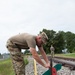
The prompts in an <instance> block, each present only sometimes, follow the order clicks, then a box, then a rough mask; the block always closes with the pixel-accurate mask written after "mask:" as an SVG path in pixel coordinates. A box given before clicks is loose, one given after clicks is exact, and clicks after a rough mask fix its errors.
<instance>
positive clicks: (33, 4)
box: [0, 0, 75, 53]
mask: <svg viewBox="0 0 75 75" xmlns="http://www.w3.org/2000/svg"><path fill="white" fill-rule="evenodd" d="M43 28H44V29H49V30H54V31H71V32H73V33H75V0H0V53H8V50H7V49H6V47H5V45H6V41H7V39H8V38H9V37H11V36H13V35H15V34H18V33H22V32H28V33H31V34H34V35H37V34H38V33H39V31H42V29H43Z"/></svg>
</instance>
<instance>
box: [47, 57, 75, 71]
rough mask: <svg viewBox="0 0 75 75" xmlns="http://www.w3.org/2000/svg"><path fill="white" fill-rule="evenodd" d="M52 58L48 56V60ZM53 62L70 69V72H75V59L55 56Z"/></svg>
mask: <svg viewBox="0 0 75 75" xmlns="http://www.w3.org/2000/svg"><path fill="white" fill-rule="evenodd" d="M50 58H51V56H48V59H49V60H50ZM53 61H54V62H55V63H61V64H62V66H66V67H69V68H70V70H75V58H67V57H57V56H55V57H54V58H53Z"/></svg>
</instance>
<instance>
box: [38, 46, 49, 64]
mask: <svg viewBox="0 0 75 75" xmlns="http://www.w3.org/2000/svg"><path fill="white" fill-rule="evenodd" d="M39 50H40V52H41V55H42V56H43V58H44V60H45V62H46V63H47V64H48V63H49V60H48V58H47V56H46V53H45V51H44V49H43V47H42V46H41V47H39Z"/></svg>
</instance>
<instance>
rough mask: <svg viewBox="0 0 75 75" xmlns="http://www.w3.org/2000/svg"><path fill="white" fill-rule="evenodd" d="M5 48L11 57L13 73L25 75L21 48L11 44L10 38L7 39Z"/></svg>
mask: <svg viewBox="0 0 75 75" xmlns="http://www.w3.org/2000/svg"><path fill="white" fill-rule="evenodd" d="M7 48H8V50H9V52H10V55H11V58H12V63H13V69H14V72H15V75H25V63H24V59H23V55H22V53H21V49H20V48H18V47H17V46H16V45H15V44H13V43H12V42H11V41H10V40H8V41H7Z"/></svg>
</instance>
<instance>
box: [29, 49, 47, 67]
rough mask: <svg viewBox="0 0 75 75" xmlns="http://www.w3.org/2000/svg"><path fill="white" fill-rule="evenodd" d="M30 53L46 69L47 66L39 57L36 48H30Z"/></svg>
mask: <svg viewBox="0 0 75 75" xmlns="http://www.w3.org/2000/svg"><path fill="white" fill-rule="evenodd" d="M30 52H31V53H32V56H33V58H34V59H35V60H36V61H37V62H38V63H39V64H40V65H42V66H43V67H46V66H45V64H44V63H43V62H42V60H41V58H40V57H39V55H38V53H37V52H36V49H35V48H30Z"/></svg>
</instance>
